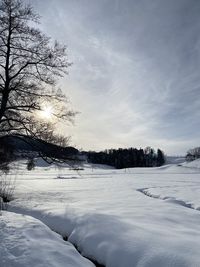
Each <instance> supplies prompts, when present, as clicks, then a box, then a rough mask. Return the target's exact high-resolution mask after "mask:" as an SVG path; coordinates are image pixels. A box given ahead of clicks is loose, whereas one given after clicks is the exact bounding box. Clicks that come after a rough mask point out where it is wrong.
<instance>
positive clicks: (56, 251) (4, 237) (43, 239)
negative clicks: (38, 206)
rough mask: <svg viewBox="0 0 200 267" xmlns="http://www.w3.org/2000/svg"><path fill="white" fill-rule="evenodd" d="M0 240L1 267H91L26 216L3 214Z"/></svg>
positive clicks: (35, 221)
mask: <svg viewBox="0 0 200 267" xmlns="http://www.w3.org/2000/svg"><path fill="white" fill-rule="evenodd" d="M0 238H1V239H0V240H1V247H0V266H1V267H28V266H41V267H42V266H48V267H57V266H62V267H66V266H70V267H94V265H93V264H92V263H91V262H89V261H88V260H87V259H85V258H83V257H82V256H81V255H80V254H79V253H78V252H77V251H76V249H75V248H74V246H72V245H71V244H70V243H69V242H65V241H64V240H62V238H61V236H59V235H58V234H56V233H54V232H52V231H51V230H50V229H49V228H48V227H47V226H46V225H44V224H43V223H42V222H40V221H39V220H37V219H34V218H33V217H30V216H24V215H21V214H16V213H13V212H5V211H4V212H3V213H2V216H1V217H0Z"/></svg>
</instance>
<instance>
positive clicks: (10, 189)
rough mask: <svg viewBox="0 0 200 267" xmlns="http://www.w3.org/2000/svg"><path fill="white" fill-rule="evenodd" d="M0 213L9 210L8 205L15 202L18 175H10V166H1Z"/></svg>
mask: <svg viewBox="0 0 200 267" xmlns="http://www.w3.org/2000/svg"><path fill="white" fill-rule="evenodd" d="M0 168H1V169H0V211H1V210H5V209H7V204H8V202H10V201H11V200H13V194H14V190H15V180H16V175H12V174H9V166H8V165H7V168H6V167H5V166H3V167H2V165H1V166H0Z"/></svg>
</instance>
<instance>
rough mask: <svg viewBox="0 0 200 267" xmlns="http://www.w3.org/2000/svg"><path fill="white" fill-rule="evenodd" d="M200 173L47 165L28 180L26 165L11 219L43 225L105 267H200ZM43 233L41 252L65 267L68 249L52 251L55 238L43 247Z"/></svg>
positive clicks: (192, 170)
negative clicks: (22, 216)
mask: <svg viewBox="0 0 200 267" xmlns="http://www.w3.org/2000/svg"><path fill="white" fill-rule="evenodd" d="M193 164H194V163H193ZM196 164H197V163H196ZM179 165H180V164H179ZM197 165H198V166H200V162H199V163H198V164H197ZM198 166H196V165H195V167H194V166H188V165H187V168H186V167H185V166H184V164H183V165H182V166H178V165H166V166H163V167H160V168H134V169H126V170H115V169H111V168H110V169H109V168H99V166H89V165H86V166H84V170H82V171H74V170H70V169H69V168H66V167H63V168H57V167H55V166H51V167H50V166H44V167H43V164H40V167H37V168H36V169H35V170H34V171H31V172H28V171H26V169H25V163H24V162H21V163H20V164H19V168H18V175H17V181H16V183H17V187H16V195H15V197H16V198H15V200H13V201H12V202H11V203H10V205H9V211H12V212H15V213H19V214H25V215H30V216H33V217H34V218H37V219H38V220H40V221H41V222H42V223H43V224H41V225H42V226H41V227H43V228H44V231H47V229H48V231H47V232H48V233H49V235H51V234H50V232H49V231H50V230H49V228H45V227H44V224H46V225H47V226H48V227H50V228H51V229H52V230H53V231H56V232H58V233H59V234H60V235H62V236H67V237H68V240H69V242H71V243H73V244H74V245H76V246H77V248H78V250H79V251H80V252H81V253H82V255H85V256H87V257H88V258H91V259H94V260H96V261H98V262H99V263H100V264H103V265H104V266H106V267H196V266H200V254H199V247H200V224H199V218H200V211H199V207H200V197H199V196H200V194H199V193H200V170H199V169H198V168H197V167H198ZM13 172H14V170H13ZM59 178H60V179H59ZM4 216H5V218H7V213H6V215H4ZM4 216H2V217H4ZM25 218H26V217H25ZM28 218H30V217H28ZM37 222H38V221H37ZM30 228H31V227H30ZM45 229H46V230H45ZM30 231H31V230H30ZM42 231H43V230H42V228H41V238H40V237H39V236H38V246H39V242H40V239H41V243H40V244H41V247H42V248H43V249H46V252H45V253H47V254H48V250H50V251H51V252H50V254H51V253H52V250H51V249H53V247H54V249H55V251H56V252H59V251H60V254H61V256H59V255H57V254H56V253H55V255H56V256H55V259H52V261H53V262H55V264H56V261H57V265H55V266H57V267H59V266H63V265H62V259H64V258H63V254H62V253H64V252H62V251H63V250H62V248H59V249H58V250H57V245H53V247H51V244H50V242H51V241H50V240H49V239H51V238H49V239H47V240H48V241H47V242H43V235H42ZM52 235H53V237H52V240H54V235H55V234H54V233H52ZM10 238H11V241H12V237H10ZM13 238H14V237H13ZM56 238H57V239H58V237H57V236H56ZM56 238H55V239H56ZM21 239H22V238H21ZM21 239H20V240H21ZM11 241H10V242H11ZM55 242H56V241H55ZM11 243H12V242H11ZM42 244H44V245H42ZM45 244H46V245H48V246H50V248H48V246H47V247H46V248H45ZM19 246H20V244H19ZM60 246H61V247H62V246H66V253H65V256H66V257H67V255H68V250H67V248H68V246H69V245H64V244H63V243H62V242H61V241H60ZM69 247H70V246H69ZM23 248H24V249H26V245H25V244H23V243H22V244H21V249H23ZM0 250H1V251H2V248H1V249H0ZM41 254H42V252H41ZM41 254H38V258H41V260H42V255H41ZM59 257H61V259H60V261H59V259H58V258H59ZM4 258H5V257H4ZM52 258H53V254H52ZM8 260H9V257H8ZM49 262H50V261H49ZM48 264H49V263H48ZM48 264H46V265H45V264H44V265H41V266H45V267H47V266H51V265H48ZM0 266H1V265H0ZM8 266H9V265H8ZM10 266H14V267H15V265H10ZM16 266H17V265H16ZM21 266H23V265H21ZM24 266H25V265H24ZM31 266H33V267H34V266H39V265H37V264H35V265H34V264H32V265H31ZM52 266H54V265H52ZM67 266H68V265H67ZM69 266H70V265H69ZM72 266H78V263H77V265H72ZM82 266H86V265H82ZM6 267H7V265H6Z"/></svg>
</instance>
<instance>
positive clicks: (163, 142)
mask: <svg viewBox="0 0 200 267" xmlns="http://www.w3.org/2000/svg"><path fill="white" fill-rule="evenodd" d="M32 2H33V4H34V5H35V7H36V9H37V10H38V11H39V13H40V14H41V15H42V16H43V18H42V24H41V27H43V29H44V30H45V32H47V33H48V34H49V35H51V36H52V37H53V38H56V39H58V40H60V41H62V42H63V43H67V44H68V49H69V56H70V59H71V60H72V61H73V62H74V65H73V67H72V68H71V70H70V75H69V77H67V78H66V79H64V80H63V81H62V87H63V88H64V90H65V91H66V93H67V94H68V95H69V96H70V98H71V99H72V102H73V105H74V107H75V108H77V109H78V110H80V111H81V114H80V115H79V116H78V118H77V122H76V127H74V128H67V130H68V131H69V132H70V133H72V134H73V136H74V139H73V140H74V143H76V144H77V145H78V146H79V147H83V148H85V149H90V148H91V149H95V148H96V149H104V148H108V147H118V146H136V147H140V146H146V145H154V146H155V147H161V148H163V149H165V150H166V151H167V153H183V152H185V151H186V150H187V149H188V148H189V147H190V146H193V145H194V146H195V145H198V144H200V137H199V134H198V132H199V130H200V126H199V120H200V109H199V104H200V74H199V69H200V17H199V14H200V2H199V1H196V0H190V1H188V0H168V1H165V0H155V1H149V0H140V1H138V0H129V1H128V0H125V1H117V0H109V1H108V0H102V1H98V0H85V1H82V0H76V1H73V0H67V1H66V0H51V1H49V0H48V1H47V0H46V1H45V0H44V1H39V0H34V1H32Z"/></svg>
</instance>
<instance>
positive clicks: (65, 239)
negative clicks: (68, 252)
mask: <svg viewBox="0 0 200 267" xmlns="http://www.w3.org/2000/svg"><path fill="white" fill-rule="evenodd" d="M63 240H64V241H68V242H69V240H68V237H67V236H64V237H63ZM70 243H71V242H70ZM71 244H72V243H71ZM72 245H73V246H74V247H75V249H76V250H77V251H78V253H79V254H81V252H80V251H79V250H78V248H77V246H76V245H74V244H72ZM81 256H82V257H84V258H86V259H87V260H89V261H91V262H92V263H93V264H94V265H95V266H96V267H106V266H105V265H102V264H99V263H98V262H97V261H95V260H92V259H90V258H88V257H86V256H83V255H82V254H81Z"/></svg>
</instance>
